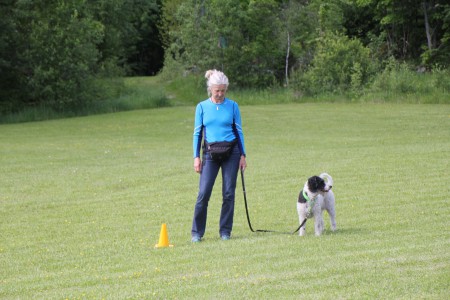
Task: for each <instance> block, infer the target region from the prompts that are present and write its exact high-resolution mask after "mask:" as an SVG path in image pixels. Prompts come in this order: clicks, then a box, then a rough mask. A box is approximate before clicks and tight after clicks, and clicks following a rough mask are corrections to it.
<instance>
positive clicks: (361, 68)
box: [293, 35, 375, 95]
mask: <svg viewBox="0 0 450 300" xmlns="http://www.w3.org/2000/svg"><path fill="white" fill-rule="evenodd" d="M374 71H375V64H374V63H373V62H372V60H371V57H370V50H369V49H368V48H366V47H364V46H363V45H362V44H361V42H360V41H358V40H355V39H349V38H348V37H346V36H342V35H327V36H325V37H324V38H323V39H322V40H321V41H320V42H319V46H318V50H317V53H316V55H315V57H314V59H313V61H312V65H311V67H310V68H309V69H308V70H307V71H306V72H305V73H303V74H295V75H294V78H295V80H294V81H293V82H294V84H295V85H296V87H297V88H298V89H300V90H301V91H302V92H303V93H305V94H306V95H318V94H321V93H335V92H338V93H343V92H347V91H353V92H359V91H360V90H361V89H362V88H363V87H364V85H365V84H366V83H367V82H368V81H369V80H370V78H371V77H372V74H373V73H374Z"/></svg>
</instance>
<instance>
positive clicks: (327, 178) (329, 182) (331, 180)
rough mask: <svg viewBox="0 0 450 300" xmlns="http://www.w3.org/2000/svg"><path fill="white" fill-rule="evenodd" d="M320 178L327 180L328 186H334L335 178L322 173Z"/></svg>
mask: <svg viewBox="0 0 450 300" xmlns="http://www.w3.org/2000/svg"><path fill="white" fill-rule="evenodd" d="M319 177H320V178H322V179H323V180H325V181H326V183H327V185H328V186H333V178H331V176H330V175H329V174H328V173H322V174H320V175H319Z"/></svg>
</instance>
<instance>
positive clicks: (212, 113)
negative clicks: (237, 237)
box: [191, 70, 247, 242]
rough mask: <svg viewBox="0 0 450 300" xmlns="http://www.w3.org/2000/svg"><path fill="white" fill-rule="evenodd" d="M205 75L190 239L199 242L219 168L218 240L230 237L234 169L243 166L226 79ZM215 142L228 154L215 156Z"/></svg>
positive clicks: (236, 115)
mask: <svg viewBox="0 0 450 300" xmlns="http://www.w3.org/2000/svg"><path fill="white" fill-rule="evenodd" d="M205 78H206V80H207V91H208V96H209V98H208V99H206V100H204V101H202V102H200V103H199V104H198V105H197V108H196V110H195V126H194V140H193V148H194V169H195V171H196V172H197V173H199V174H200V184H199V191H198V196H197V202H196V203H195V210H194V218H193V222H192V231H191V235H192V242H200V241H201V239H202V237H203V235H204V234H205V229H206V218H207V212H208V202H209V199H210V197H211V193H212V189H213V186H214V182H215V180H216V178H217V174H218V173H219V169H222V198H223V199H222V209H221V213H220V224H219V234H220V237H221V239H222V240H229V239H230V237H231V230H232V228H233V215H234V198H235V190H236V181H237V176H238V171H239V168H240V169H242V170H244V169H245V168H246V167H247V162H246V160H245V146H244V133H243V132H242V123H241V113H240V111H239V106H238V105H237V103H236V102H234V101H233V100H230V99H228V98H225V94H226V92H227V88H228V78H227V76H225V74H224V73H222V72H220V71H217V70H209V71H207V72H206V74H205ZM202 139H203V151H202V158H200V147H201V144H202ZM217 142H224V143H222V144H226V147H228V148H230V151H229V153H230V154H229V156H228V157H224V156H223V155H219V157H218V158H217V157H215V151H214V145H215V144H214V143H217ZM225 156H226V155H225Z"/></svg>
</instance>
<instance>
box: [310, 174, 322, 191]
mask: <svg viewBox="0 0 450 300" xmlns="http://www.w3.org/2000/svg"><path fill="white" fill-rule="evenodd" d="M308 189H309V190H310V191H311V193H317V192H318V191H324V190H325V181H324V180H323V179H322V178H320V177H319V176H312V177H310V178H308Z"/></svg>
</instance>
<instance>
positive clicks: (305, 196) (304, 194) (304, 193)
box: [303, 190, 311, 202]
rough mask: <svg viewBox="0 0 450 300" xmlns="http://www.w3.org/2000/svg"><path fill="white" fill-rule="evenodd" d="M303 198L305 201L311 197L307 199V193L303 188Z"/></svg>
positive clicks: (308, 200)
mask: <svg viewBox="0 0 450 300" xmlns="http://www.w3.org/2000/svg"><path fill="white" fill-rule="evenodd" d="M303 198H305V199H306V201H307V202H310V201H311V199H309V197H308V194H307V193H306V192H305V190H303Z"/></svg>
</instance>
